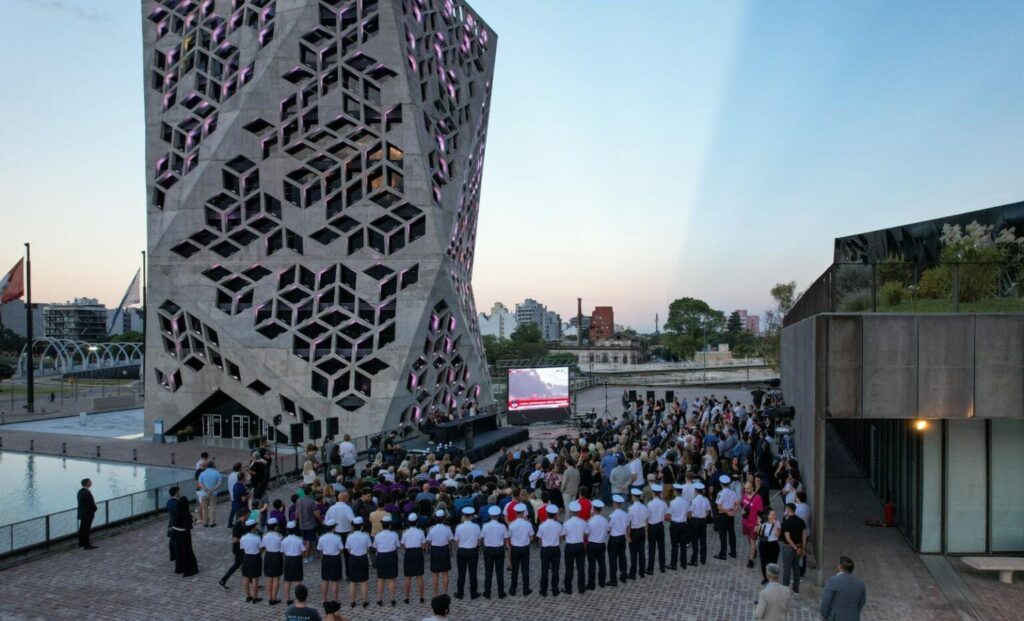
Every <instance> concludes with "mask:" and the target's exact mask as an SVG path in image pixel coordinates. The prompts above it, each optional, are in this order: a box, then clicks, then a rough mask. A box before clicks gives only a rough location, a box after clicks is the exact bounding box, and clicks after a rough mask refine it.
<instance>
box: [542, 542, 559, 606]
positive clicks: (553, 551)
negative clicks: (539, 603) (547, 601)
mask: <svg viewBox="0 0 1024 621" xmlns="http://www.w3.org/2000/svg"><path fill="white" fill-rule="evenodd" d="M559 552H560V550H559V549H558V546H548V547H542V548H541V549H540V594H541V595H547V594H548V584H549V582H548V580H549V578H548V575H549V574H550V584H551V592H552V593H553V594H554V595H558V564H559V560H560V559H561V554H560V553H559Z"/></svg>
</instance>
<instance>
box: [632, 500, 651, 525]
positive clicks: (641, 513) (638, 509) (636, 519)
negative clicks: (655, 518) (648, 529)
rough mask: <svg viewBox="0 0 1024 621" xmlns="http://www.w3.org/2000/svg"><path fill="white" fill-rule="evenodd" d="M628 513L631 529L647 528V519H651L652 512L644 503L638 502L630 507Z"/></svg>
mask: <svg viewBox="0 0 1024 621" xmlns="http://www.w3.org/2000/svg"><path fill="white" fill-rule="evenodd" d="M628 513H629V527H630V528H643V527H644V526H647V518H648V517H650V514H651V512H650V511H649V510H648V509H647V506H646V505H645V504H644V503H642V502H639V501H637V502H634V503H633V504H631V505H629V511H628Z"/></svg>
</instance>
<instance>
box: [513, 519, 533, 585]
mask: <svg viewBox="0 0 1024 621" xmlns="http://www.w3.org/2000/svg"><path fill="white" fill-rule="evenodd" d="M513 509H514V510H515V512H516V519H514V520H512V523H511V524H509V525H508V543H509V548H510V549H509V558H510V562H511V564H512V585H511V588H510V589H509V593H510V594H511V595H515V594H516V587H518V586H519V573H520V572H522V574H523V595H524V596H526V595H529V594H530V593H533V591H531V590H530V542H531V541H533V536H534V530H533V524H532V523H531V522H530V520H529V519H527V517H526V516H527V508H526V504H525V503H522V502H519V503H516V506H515V507H513Z"/></svg>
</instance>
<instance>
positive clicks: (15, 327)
mask: <svg viewBox="0 0 1024 621" xmlns="http://www.w3.org/2000/svg"><path fill="white" fill-rule="evenodd" d="M47 306H49V304H46V303H41V302H33V303H32V332H34V333H35V335H34V336H35V338H40V337H42V336H43V309H44V308H46V307H47ZM0 325H3V327H5V328H7V329H9V330H11V331H13V332H14V333H15V334H17V335H18V336H28V329H27V327H26V322H25V301H24V300H20V299H19V300H11V301H10V302H8V303H6V304H0Z"/></svg>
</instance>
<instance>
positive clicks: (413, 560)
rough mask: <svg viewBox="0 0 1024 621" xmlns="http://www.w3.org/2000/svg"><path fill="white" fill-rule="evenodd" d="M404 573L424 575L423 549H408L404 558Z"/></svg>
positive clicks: (413, 575)
mask: <svg viewBox="0 0 1024 621" xmlns="http://www.w3.org/2000/svg"><path fill="white" fill-rule="evenodd" d="M402 575H404V576H405V577H406V578H413V577H416V576H422V575H423V549H422V548H415V549H412V550H406V551H405V554H404V555H403V558H402Z"/></svg>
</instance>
